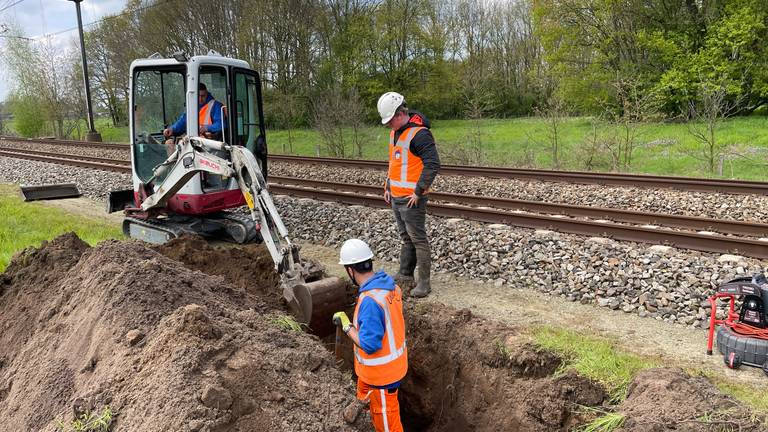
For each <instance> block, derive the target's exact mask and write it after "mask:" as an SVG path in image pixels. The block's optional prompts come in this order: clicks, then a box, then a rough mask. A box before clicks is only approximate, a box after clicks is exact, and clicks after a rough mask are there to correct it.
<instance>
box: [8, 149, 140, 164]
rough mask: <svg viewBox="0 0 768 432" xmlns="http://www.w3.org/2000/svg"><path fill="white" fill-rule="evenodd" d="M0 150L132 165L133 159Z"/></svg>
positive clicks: (9, 150) (10, 150)
mask: <svg viewBox="0 0 768 432" xmlns="http://www.w3.org/2000/svg"><path fill="white" fill-rule="evenodd" d="M0 151H5V152H11V153H25V154H29V155H37V156H47V157H49V158H54V159H55V158H62V159H79V160H84V161H90V162H101V163H105V164H115V165H118V164H123V165H127V166H131V161H129V160H127V159H109V158H102V157H96V156H82V155H74V154H61V153H53V152H44V151H40V150H27V149H17V148H11V147H0Z"/></svg>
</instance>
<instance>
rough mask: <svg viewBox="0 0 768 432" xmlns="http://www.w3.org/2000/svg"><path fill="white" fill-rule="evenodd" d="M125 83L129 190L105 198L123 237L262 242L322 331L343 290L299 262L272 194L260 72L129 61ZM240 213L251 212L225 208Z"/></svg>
mask: <svg viewBox="0 0 768 432" xmlns="http://www.w3.org/2000/svg"><path fill="white" fill-rule="evenodd" d="M130 79H131V81H130V82H131V85H130V87H131V94H130V106H131V112H130V134H131V137H130V138H131V164H132V168H133V169H132V177H133V179H132V181H133V189H132V190H127V191H113V192H111V193H110V196H109V202H108V211H109V212H113V211H118V210H123V211H124V212H125V214H126V217H125V219H124V222H123V232H124V233H125V234H126V235H127V236H130V237H133V238H137V239H140V240H144V241H146V242H149V243H165V242H167V241H168V240H170V239H172V238H175V237H179V236H180V235H182V234H187V233H191V234H197V235H201V236H204V237H206V238H212V239H217V240H219V239H220V240H227V241H232V242H236V243H252V242H264V244H265V245H266V247H267V249H268V250H269V253H270V256H271V257H272V259H273V261H274V263H275V271H276V272H277V273H278V274H279V275H280V280H281V288H282V292H283V298H284V299H285V300H286V302H287V304H288V306H289V308H290V310H291V311H292V312H293V314H294V315H295V316H296V317H297V318H298V320H299V321H300V322H302V323H304V324H306V325H307V326H308V327H310V328H311V329H312V331H313V332H315V333H316V334H319V335H324V334H327V333H328V332H329V331H330V330H332V328H331V325H330V324H331V321H330V314H332V312H333V311H334V310H341V309H342V308H343V307H344V303H345V300H346V292H345V283H343V282H342V281H341V280H340V279H339V278H336V277H331V278H324V277H323V275H322V272H318V270H317V268H316V266H315V265H314V264H313V263H308V262H304V261H303V260H302V259H301V257H300V256H299V248H298V246H297V245H295V244H293V243H292V242H291V240H290V238H289V236H288V230H287V228H286V227H285V225H284V224H283V222H282V220H281V218H280V215H279V214H278V211H277V208H276V207H275V205H274V203H273V201H272V197H271V196H270V194H269V191H268V186H267V182H266V172H267V144H266V134H265V129H264V112H263V109H262V97H261V84H260V83H261V81H260V79H259V74H258V73H257V72H256V71H254V70H252V69H250V67H249V66H248V63H246V62H244V61H242V60H236V59H231V58H226V57H222V56H221V55H219V54H218V53H216V52H214V51H211V52H209V53H208V55H205V56H195V57H191V58H188V57H187V56H186V55H184V54H182V53H177V54H174V56H173V58H163V57H161V56H160V55H159V54H155V55H153V56H151V57H150V58H147V59H139V60H135V61H134V62H133V63H132V64H131V77H130ZM203 85H204V86H203ZM203 88H204V89H205V90H206V92H207V93H208V95H209V96H208V97H207V98H206V99H205V100H201V99H202V98H201V97H200V96H201V90H202V89H203ZM212 100H215V101H217V102H218V103H216V102H212ZM201 125H205V128H201V127H200V126H201ZM168 128H172V129H173V133H172V134H170V135H172V136H169V134H168V133H164V131H166V130H167V129H168ZM244 206H247V213H248V214H244V213H243V212H234V211H227V210H228V209H235V208H241V207H244Z"/></svg>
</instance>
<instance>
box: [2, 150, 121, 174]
mask: <svg viewBox="0 0 768 432" xmlns="http://www.w3.org/2000/svg"><path fill="white" fill-rule="evenodd" d="M40 153H44V152H40ZM50 154H53V155H55V156H50ZM0 156H7V157H12V158H16V159H26V160H33V161H38V162H49V163H54V164H58V165H70V166H77V167H82V168H93V169H100V170H102V171H114V172H127V173H130V172H131V165H130V161H124V160H119V159H104V158H94V157H88V156H75V155H71V156H69V155H68V156H69V157H61V155H59V154H56V153H49V154H48V155H46V154H35V153H29V152H26V151H25V150H16V149H5V148H4V149H0Z"/></svg>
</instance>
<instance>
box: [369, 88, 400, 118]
mask: <svg viewBox="0 0 768 432" xmlns="http://www.w3.org/2000/svg"><path fill="white" fill-rule="evenodd" d="M403 102H405V98H404V97H403V95H401V94H400V93H397V92H386V93H384V94H383V95H381V97H380V98H379V102H378V103H377V104H376V108H378V110H379V115H380V116H381V124H387V123H388V122H389V121H390V120H392V117H394V115H395V111H397V109H398V108H399V107H400V105H402V104H403Z"/></svg>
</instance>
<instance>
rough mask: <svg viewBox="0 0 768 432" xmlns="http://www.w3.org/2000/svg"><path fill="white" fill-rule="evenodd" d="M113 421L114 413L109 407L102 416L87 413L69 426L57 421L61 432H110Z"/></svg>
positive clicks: (57, 427) (57, 426) (105, 408)
mask: <svg viewBox="0 0 768 432" xmlns="http://www.w3.org/2000/svg"><path fill="white" fill-rule="evenodd" d="M113 419H114V413H113V412H112V410H111V409H110V408H109V407H108V406H107V407H104V410H103V411H102V412H101V414H97V413H93V412H86V413H84V414H83V415H81V416H80V418H77V419H74V420H72V421H71V422H70V423H68V424H67V423H64V422H62V421H59V420H57V421H56V429H57V430H58V431H59V432H108V431H109V427H110V425H111V424H112V420H113Z"/></svg>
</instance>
